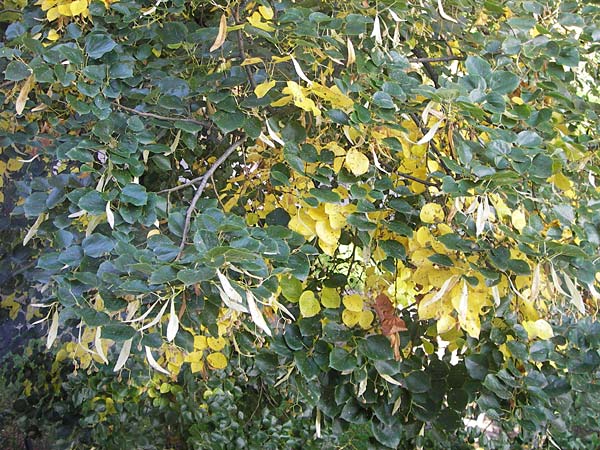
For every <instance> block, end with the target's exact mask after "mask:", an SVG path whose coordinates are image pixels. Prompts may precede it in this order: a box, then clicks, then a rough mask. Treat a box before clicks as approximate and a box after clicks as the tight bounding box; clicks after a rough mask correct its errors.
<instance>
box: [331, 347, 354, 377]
mask: <svg viewBox="0 0 600 450" xmlns="http://www.w3.org/2000/svg"><path fill="white" fill-rule="evenodd" d="M356 366H357V360H356V356H354V355H352V354H350V353H348V352H347V351H346V350H344V349H343V348H340V347H335V348H334V349H333V350H332V351H331V353H330V354H329V367H331V368H332V369H334V370H337V371H340V372H345V371H347V370H352V369H354V368H356Z"/></svg>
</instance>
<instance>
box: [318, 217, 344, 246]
mask: <svg viewBox="0 0 600 450" xmlns="http://www.w3.org/2000/svg"><path fill="white" fill-rule="evenodd" d="M315 231H316V232H317V236H318V237H319V239H321V240H322V241H323V242H325V243H326V244H329V245H332V246H333V245H335V246H337V243H338V240H339V239H340V236H341V234H342V231H341V230H340V229H337V230H334V229H332V228H331V226H330V225H329V220H325V221H319V222H317V223H316V225H315Z"/></svg>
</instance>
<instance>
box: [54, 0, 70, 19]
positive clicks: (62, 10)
mask: <svg viewBox="0 0 600 450" xmlns="http://www.w3.org/2000/svg"><path fill="white" fill-rule="evenodd" d="M57 8H58V14H60V15H61V16H67V17H70V16H72V15H73V14H72V13H71V7H70V5H69V4H68V3H63V4H62V5H58V7H57Z"/></svg>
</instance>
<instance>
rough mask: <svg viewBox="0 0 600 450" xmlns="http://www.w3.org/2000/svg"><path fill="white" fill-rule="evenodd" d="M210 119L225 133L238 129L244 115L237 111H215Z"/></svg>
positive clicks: (242, 123)
mask: <svg viewBox="0 0 600 450" xmlns="http://www.w3.org/2000/svg"><path fill="white" fill-rule="evenodd" d="M212 120H213V122H214V123H215V124H216V125H217V126H218V127H219V129H220V130H221V131H222V132H223V133H225V134H227V133H231V132H232V131H235V130H237V129H240V128H242V126H243V125H244V115H243V114H242V113H239V112H233V113H232V112H226V111H217V112H216V113H215V114H214V115H213V117H212Z"/></svg>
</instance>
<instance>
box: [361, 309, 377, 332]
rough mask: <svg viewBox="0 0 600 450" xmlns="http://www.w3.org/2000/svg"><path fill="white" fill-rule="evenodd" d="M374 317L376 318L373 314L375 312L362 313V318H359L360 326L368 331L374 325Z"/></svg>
mask: <svg viewBox="0 0 600 450" xmlns="http://www.w3.org/2000/svg"><path fill="white" fill-rule="evenodd" d="M374 317H375V316H374V314H373V311H371V310H366V311H361V312H360V317H359V318H358V325H359V326H360V327H361V328H362V329H363V330H368V329H369V328H370V327H371V324H372V323H373V319H374Z"/></svg>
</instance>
